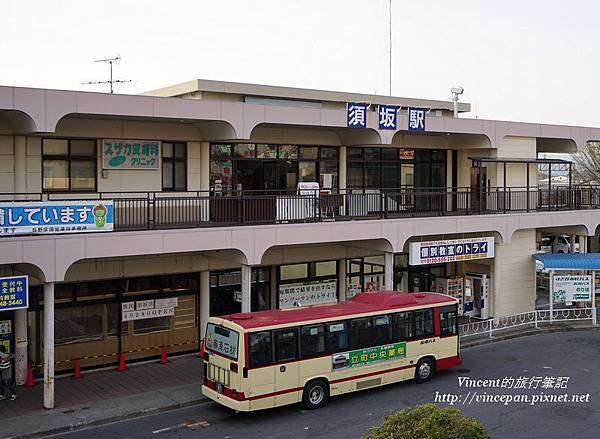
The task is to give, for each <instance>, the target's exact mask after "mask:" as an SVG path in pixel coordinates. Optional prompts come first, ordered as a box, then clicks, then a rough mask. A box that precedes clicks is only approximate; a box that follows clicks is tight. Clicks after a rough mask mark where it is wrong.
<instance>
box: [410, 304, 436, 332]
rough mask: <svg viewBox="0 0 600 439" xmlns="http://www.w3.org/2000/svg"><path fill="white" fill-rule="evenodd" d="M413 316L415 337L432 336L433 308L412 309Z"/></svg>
mask: <svg viewBox="0 0 600 439" xmlns="http://www.w3.org/2000/svg"><path fill="white" fill-rule="evenodd" d="M413 313H414V316H415V337H416V338H421V337H433V309H424V310H419V311H413Z"/></svg>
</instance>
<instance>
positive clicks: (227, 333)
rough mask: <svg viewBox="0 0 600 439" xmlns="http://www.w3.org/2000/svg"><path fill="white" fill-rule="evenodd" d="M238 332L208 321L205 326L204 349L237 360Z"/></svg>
mask: <svg viewBox="0 0 600 439" xmlns="http://www.w3.org/2000/svg"><path fill="white" fill-rule="evenodd" d="M239 337H240V336H239V334H238V333H237V332H236V331H234V330H233V329H227V328H224V327H223V326H218V325H215V324H214V323H209V324H208V325H207V327H206V343H205V346H206V349H208V350H209V351H213V352H216V353H218V354H221V355H224V356H226V357H229V358H232V359H234V360H237V357H238V341H239Z"/></svg>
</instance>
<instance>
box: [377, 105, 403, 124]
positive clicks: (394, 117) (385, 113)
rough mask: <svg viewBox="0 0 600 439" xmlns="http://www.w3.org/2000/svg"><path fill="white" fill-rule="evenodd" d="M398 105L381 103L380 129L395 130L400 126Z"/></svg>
mask: <svg viewBox="0 0 600 439" xmlns="http://www.w3.org/2000/svg"><path fill="white" fill-rule="evenodd" d="M398 110H400V107H399V106H398V105H379V129H380V130H395V129H396V127H397V126H398V124H397V121H398Z"/></svg>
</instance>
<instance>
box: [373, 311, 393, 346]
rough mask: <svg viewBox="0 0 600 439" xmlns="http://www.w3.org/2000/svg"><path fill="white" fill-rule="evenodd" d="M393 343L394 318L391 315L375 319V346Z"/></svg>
mask: <svg viewBox="0 0 600 439" xmlns="http://www.w3.org/2000/svg"><path fill="white" fill-rule="evenodd" d="M391 341H392V317H391V316H389V315H385V316H375V317H373V346H380V345H384V344H388V343H391Z"/></svg>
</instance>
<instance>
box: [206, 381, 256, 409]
mask: <svg viewBox="0 0 600 439" xmlns="http://www.w3.org/2000/svg"><path fill="white" fill-rule="evenodd" d="M202 394H203V395H204V396H206V397H207V398H209V399H212V400H213V401H215V402H218V403H219V404H221V405H224V406H225V407H228V408H230V409H232V410H236V411H238V412H248V411H250V401H236V400H235V399H232V398H229V397H227V396H225V395H223V394H221V393H219V392H217V391H215V390H213V389H211V388H210V387H207V386H205V385H202Z"/></svg>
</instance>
